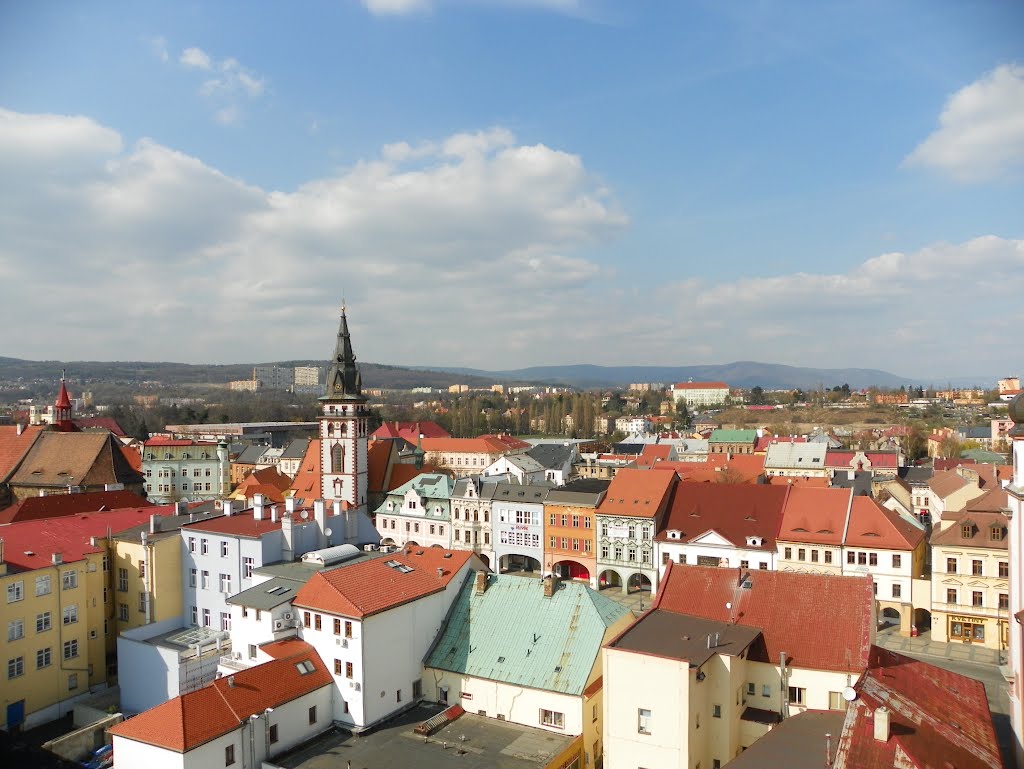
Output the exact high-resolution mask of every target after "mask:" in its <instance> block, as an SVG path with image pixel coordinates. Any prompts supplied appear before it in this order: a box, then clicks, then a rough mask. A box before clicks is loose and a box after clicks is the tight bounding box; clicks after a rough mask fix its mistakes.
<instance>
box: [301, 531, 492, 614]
mask: <svg viewBox="0 0 1024 769" xmlns="http://www.w3.org/2000/svg"><path fill="white" fill-rule="evenodd" d="M472 556H473V553H471V552H469V551H468V550H444V549H442V548H439V547H427V548H420V547H415V548H406V549H405V550H402V551H400V552H398V553H394V554H392V555H390V556H382V557H380V558H371V559H369V560H367V561H361V562H359V563H354V564H352V565H350V566H339V567H338V568H337V569H331V570H330V571H322V572H318V573H316V574H314V575H313V577H312V579H310V580H309V582H307V583H306V584H305V585H304V586H303V587H302V589H301V590H299V592H298V594H297V595H296V596H295V601H294V605H295V606H297V607H301V608H306V609H316V610H319V611H324V612H329V613H332V614H340V615H343V616H346V617H366V616H369V615H371V614H378V613H380V612H382V611H387V610H388V609H391V608H394V607H395V606H400V605H402V604H404V603H409V602H410V601H415V600H417V599H419V598H423V597H424V596H427V595H431V594H433V593H436V592H438V591H440V590H444V589H445V588H446V587H447V586H448V583H449V582H451V580H452V578H453V577H454V576H455V575H456V574H457V573H458V572H459V571H460V570H461V569H462V567H464V566H465V565H466V564H467V563H469V559H470V558H471V557H472ZM389 562H391V563H399V564H402V565H404V566H408V567H411V568H412V571H410V572H408V573H403V572H402V571H400V570H399V569H396V568H393V567H391V566H388V563H389ZM438 569H441V570H442V574H441V576H440V577H439V576H438V574H437V570H438Z"/></svg>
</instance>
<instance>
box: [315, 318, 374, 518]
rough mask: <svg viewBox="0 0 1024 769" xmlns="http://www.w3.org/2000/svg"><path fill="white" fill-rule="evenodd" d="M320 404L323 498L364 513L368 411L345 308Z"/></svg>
mask: <svg viewBox="0 0 1024 769" xmlns="http://www.w3.org/2000/svg"><path fill="white" fill-rule="evenodd" d="M320 404H321V414H320V466H321V468H322V475H321V477H322V486H321V495H322V497H323V499H325V500H328V501H329V500H336V501H340V502H342V503H348V506H349V507H351V508H356V509H358V510H364V511H365V507H366V488H367V474H366V441H367V438H368V426H369V419H368V417H369V410H368V409H367V408H366V397H365V396H364V395H363V387H362V378H361V377H360V375H359V369H358V367H357V366H356V356H355V354H354V353H353V352H352V340H351V338H350V337H349V333H348V319H347V318H346V317H345V308H344V307H342V308H341V322H340V324H339V327H338V339H337V342H336V343H335V346H334V356H333V357H332V358H331V364H330V367H329V368H328V371H327V392H326V393H325V394H324V395H323V396H321V398H320ZM342 507H343V508H344V507H345V505H344V504H343V505H342Z"/></svg>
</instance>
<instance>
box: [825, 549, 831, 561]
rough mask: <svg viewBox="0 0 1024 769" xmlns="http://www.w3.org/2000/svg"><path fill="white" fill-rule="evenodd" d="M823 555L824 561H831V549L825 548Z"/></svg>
mask: <svg viewBox="0 0 1024 769" xmlns="http://www.w3.org/2000/svg"><path fill="white" fill-rule="evenodd" d="M824 555H825V563H832V551H831V550H826V551H825V553H824Z"/></svg>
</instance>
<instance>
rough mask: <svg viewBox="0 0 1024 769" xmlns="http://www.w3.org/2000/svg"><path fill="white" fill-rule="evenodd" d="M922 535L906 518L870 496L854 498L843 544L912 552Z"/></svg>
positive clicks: (922, 532)
mask: <svg viewBox="0 0 1024 769" xmlns="http://www.w3.org/2000/svg"><path fill="white" fill-rule="evenodd" d="M924 538H925V533H924V530H923V529H919V528H918V527H917V526H915V525H914V524H912V523H911V522H910V521H908V520H907V519H906V518H904V517H903V516H901V515H900V514H899V513H896V512H894V511H892V510H889V509H888V508H886V507H882V506H881V505H880V504H878V503H877V502H876V501H875V500H873V499H872V498H871V497H864V496H858V497H854V498H853V506H852V507H851V509H850V523H849V525H848V526H847V530H846V541H845V542H844V544H845V545H847V546H848V547H870V548H879V549H884V550H914V549H915V548H916V547H917V546H918V545H920V544H921V542H922V541H924Z"/></svg>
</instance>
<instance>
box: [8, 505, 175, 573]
mask: <svg viewBox="0 0 1024 769" xmlns="http://www.w3.org/2000/svg"><path fill="white" fill-rule="evenodd" d="M154 513H155V514H163V515H173V514H174V506H173V505H166V506H162V507H156V506H153V507H139V508H127V509H122V510H110V511H107V512H104V513H84V514H79V515H69V516H65V517H63V518H61V519H60V520H59V521H52V520H40V521H24V522H22V523H11V524H8V525H6V526H0V539H2V540H3V541H4V561H5V562H6V563H7V564H9V565H10V566H13V567H15V568H16V569H20V570H29V569H38V568H41V567H44V566H51V565H52V564H53V560H52V556H53V554H54V553H60V554H61V558H62V559H63V561H64V562H65V563H71V562H73V561H80V560H82V559H83V558H85V556H86V555H87V554H89V553H99V552H102V551H103V549H104V548H103V547H102V545H100V546H97V547H93V546H92V545H91V544H90V542H89V540H90V538H92V537H101V538H102V537H106V536H107V529H108V528H109V529H110V531H111V533H114V534H116V533H117V532H120V531H124V530H125V529H130V528H131V527H133V526H138V525H139V524H142V523H147V522H148V521H149V516H151V515H153V514H154Z"/></svg>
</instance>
